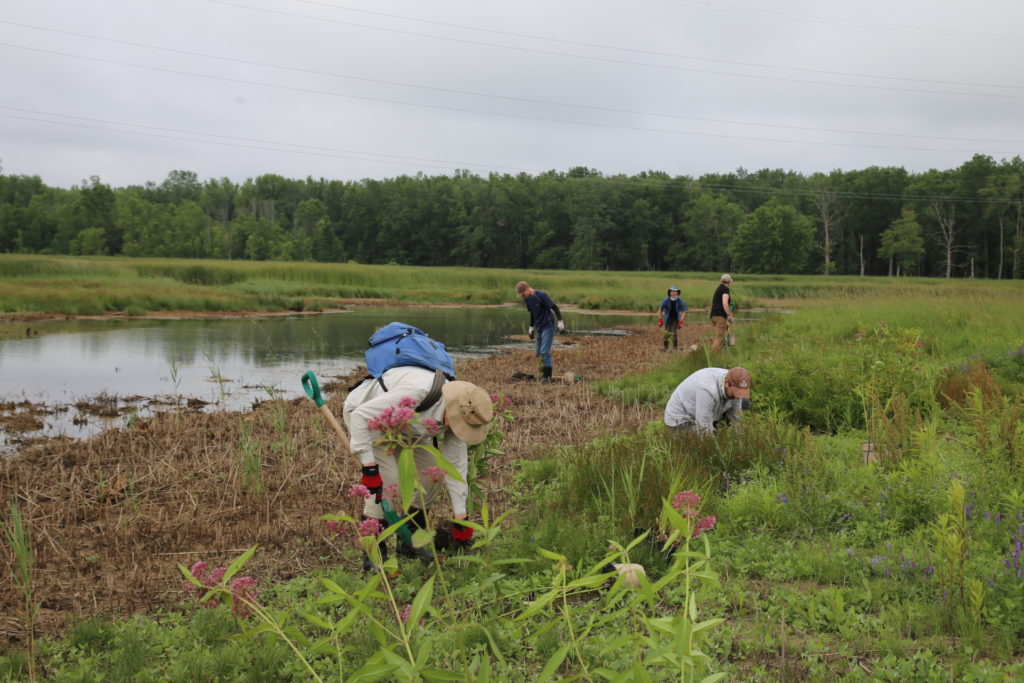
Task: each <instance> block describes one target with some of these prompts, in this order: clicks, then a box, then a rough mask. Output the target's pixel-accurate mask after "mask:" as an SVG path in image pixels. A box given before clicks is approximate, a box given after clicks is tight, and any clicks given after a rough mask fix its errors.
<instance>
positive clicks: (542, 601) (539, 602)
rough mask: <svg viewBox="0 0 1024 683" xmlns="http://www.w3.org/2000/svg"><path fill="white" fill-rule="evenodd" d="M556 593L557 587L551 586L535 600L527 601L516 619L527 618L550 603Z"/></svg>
mask: <svg viewBox="0 0 1024 683" xmlns="http://www.w3.org/2000/svg"><path fill="white" fill-rule="evenodd" d="M557 595H558V589H557V588H552V589H551V590H550V591H548V592H547V593H545V594H544V595H542V596H540V597H539V598H537V599H536V600H534V601H532V602H528V603H527V605H528V606H527V608H526V609H525V610H524V611H523V613H522V614H520V615H519V616H518V617H516V618H517V619H529V618H530V617H532V616H533V615H534V614H536V613H537V612H540V611H541V610H542V609H544V608H545V607H547V606H548V605H550V604H551V601H552V600H554V599H555V597H556V596H557Z"/></svg>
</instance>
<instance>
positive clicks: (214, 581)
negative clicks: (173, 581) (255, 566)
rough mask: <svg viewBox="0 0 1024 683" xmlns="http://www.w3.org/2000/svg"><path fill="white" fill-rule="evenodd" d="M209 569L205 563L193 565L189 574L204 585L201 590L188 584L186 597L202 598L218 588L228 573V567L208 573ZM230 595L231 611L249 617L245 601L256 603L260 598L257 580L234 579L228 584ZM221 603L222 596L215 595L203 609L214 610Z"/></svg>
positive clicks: (247, 578) (243, 577)
mask: <svg viewBox="0 0 1024 683" xmlns="http://www.w3.org/2000/svg"><path fill="white" fill-rule="evenodd" d="M207 567H208V565H207V564H206V563H205V562H196V563H195V564H194V565H192V567H191V569H190V570H189V573H191V574H192V578H194V579H195V580H196V581H198V582H199V583H201V584H203V585H202V588H200V587H199V586H196V585H195V584H193V583H191V582H188V583H186V584H185V595H195V596H202V595H203V594H204V593H206V591H208V590H211V589H214V588H217V587H218V586H219V585H220V582H221V580H222V579H223V578H224V574H226V573H227V571H228V570H227V568H226V567H217V568H216V569H214V570H213V571H207ZM228 594H229V595H230V597H231V611H232V612H234V613H235V616H238V617H244V616H248V615H249V614H250V612H251V610H250V608H249V606H248V605H247V604H245V601H246V600H247V601H249V602H256V599H257V598H258V597H259V590H258V588H257V587H256V579H254V578H252V577H251V576H240V577H238V578H237V579H234V580H233V581H232V582H231V583H230V584H228ZM220 603H221V595H220V594H218V593H214V594H213V595H211V596H210V597H209V599H207V601H206V602H204V603H203V607H205V608H206V609H213V608H214V607H216V606H217V605H219V604H220Z"/></svg>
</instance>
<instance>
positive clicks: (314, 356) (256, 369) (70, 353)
mask: <svg viewBox="0 0 1024 683" xmlns="http://www.w3.org/2000/svg"><path fill="white" fill-rule="evenodd" d="M565 319H566V327H567V331H569V332H573V331H576V332H586V331H590V330H595V329H606V328H610V327H613V326H615V325H624V324H625V325H630V324H632V325H635V324H638V323H642V322H644V321H650V320H653V316H641V315H603V314H583V313H566V314H565ZM394 320H399V321H402V322H406V323H409V324H411V325H415V326H416V327H419V328H420V329H422V330H423V331H424V332H426V333H427V334H429V335H430V336H431V337H433V338H435V339H438V340H440V341H442V342H444V343H445V344H446V345H447V347H448V350H449V351H451V352H452V354H453V355H454V356H456V358H461V357H467V356H470V355H477V354H482V353H491V352H493V351H494V350H495V349H496V348H498V347H501V346H507V345H517V344H518V345H520V346H523V347H526V346H527V343H526V342H513V341H510V340H509V339H508V336H509V335H512V334H524V333H525V332H526V326H527V323H528V317H527V314H526V313H525V311H524V309H523V308H522V307H521V306H518V307H514V308H513V307H505V308H391V309H388V308H374V309H357V310H355V311H351V312H345V313H337V314H324V315H296V316H281V317H269V318H235V319H231V318H229V319H187V320H154V319H143V320H103V321H97V320H77V321H52V322H44V323H31V328H32V329H33V330H35V331H40V334H39V335H38V336H30V337H26V338H24V339H7V340H0V404H2V403H5V402H6V403H11V402H14V403H17V402H22V401H30V402H32V403H37V404H38V403H45V404H48V405H49V406H50V407H54V406H62V407H67V408H68V409H67V410H64V411H62V412H58V413H53V414H49V415H40V416H39V417H40V419H42V420H43V422H44V423H45V428H44V430H41V431H39V432H36V433H34V434H32V436H39V435H41V434H47V435H52V434H66V435H68V436H84V435H87V434H91V433H95V432H97V431H99V430H100V429H102V428H105V427H108V426H115V425H118V424H123V423H124V422H125V421H126V420H127V419H128V416H129V415H131V414H132V413H137V414H140V415H145V414H148V413H149V412H150V411H151V410H153V409H155V406H154V405H153V403H152V399H154V398H159V397H163V400H164V402H165V404H167V403H170V404H171V405H173V403H174V401H177V400H179V399H178V398H177V397H181V399H180V400H187V399H188V398H194V399H200V400H202V401H206V402H208V403H210V404H211V405H212V406H218V407H223V408H227V409H231V410H237V409H244V408H248V407H249V406H251V405H252V403H253V401H255V400H261V399H266V398H269V397H270V396H271V395H276V396H281V397H283V398H293V397H296V396H301V395H303V394H302V388H301V386H300V383H299V377H300V376H301V374H302V373H303V372H305V371H306V370H314V371H315V372H316V373H317V375H318V376H319V377H321V378H322V379H321V381H324V379H323V378H330V377H333V376H336V375H342V374H345V373H347V372H349V371H350V370H352V369H354V368H355V367H356V366H357V365H360V364H362V358H363V351H364V350H365V349H366V340H367V339H368V338H369V336H370V335H371V334H372V333H373V332H374V330H376V329H377V328H379V327H380V326H382V325H384V324H386V323H389V322H391V321H394ZM26 327H28V325H26ZM97 396H99V397H100V399H101V400H100V401H99V402H101V403H102V402H106V403H107V404H113V405H114V406H115V407H116V408H117V409H118V411H119V412H120V415H119V416H118V417H116V418H113V417H108V418H105V419H101V418H98V417H96V416H95V415H94V414H90V415H88V416H87V415H86V414H85V412H81V413H80V412H79V411H77V410H76V409H75V408H74V404H75V403H77V402H81V401H92V402H96V397H97ZM133 397H134V399H133ZM143 397H145V398H143ZM129 399H131V400H129ZM8 412H9V413H10V412H11V411H10V409H9V410H8ZM76 422H78V424H75V423H76ZM5 443H6V444H7V445H8V449H9V448H10V442H9V441H8V435H7V434H6V433H3V432H0V448H3V446H4V445H5Z"/></svg>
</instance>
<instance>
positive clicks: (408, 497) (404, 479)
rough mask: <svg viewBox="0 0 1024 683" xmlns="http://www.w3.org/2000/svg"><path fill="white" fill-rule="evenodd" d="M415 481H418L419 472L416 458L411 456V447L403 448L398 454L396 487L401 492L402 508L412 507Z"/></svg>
mask: <svg viewBox="0 0 1024 683" xmlns="http://www.w3.org/2000/svg"><path fill="white" fill-rule="evenodd" d="M417 483H419V473H418V472H417V471H416V460H415V459H414V458H413V455H412V449H409V448H403V449H402V452H401V453H400V454H399V456H398V488H399V491H401V493H402V509H403V510H408V509H409V508H410V507H412V499H413V496H414V495H415V494H416V484H417Z"/></svg>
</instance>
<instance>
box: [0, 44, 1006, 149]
mask: <svg viewBox="0 0 1024 683" xmlns="http://www.w3.org/2000/svg"><path fill="white" fill-rule="evenodd" d="M0 47H10V48H14V49H19V50H28V51H31V52H38V53H42V54H49V55H56V56H60V57H72V58H75V59H84V60H87V61H93V62H99V63H103V64H115V65H118V66H127V67H130V68H134V69H144V70H149V71H157V72H160V73H169V74H176V75H183V76H192V77H195V78H205V79H208V80H214V81H220V82H228V83H239V84H243V85H251V86H258V87H264V88H274V89H278V90H286V91H290V92H301V93H305V94H315V95H324V96H328V97H340V98H344V99H351V100H360V101H366V102H380V103H385V104H398V105H402V106H408V107H417V108H421V109H435V110H441V111H452V112H458V113H464V114H476V115H483V116H500V117H504V118H511V119H516V120H521V121H538V122H542V123H555V124H562V125H570V126H588V127H592V128H608V129H614V130H628V131H635V132H645V133H661V134H668V135H685V136H689V137H701V138H714V139H724V140H746V141H752V142H778V143H783V144H787V145H793V144H798V145H812V146H829V147H849V148H856V149H889V150H903V151H914V152H952V153H957V154H974V153H976V152H977V151H978V150H969V149H955V148H934V147H933V148H928V147H910V146H901V145H875V144H860V143H846V142H823V141H816V140H792V139H783V138H762V137H754V136H747V135H728V134H724V133H699V132H694V131H681V130H671V129H666V128H649V127H643V126H626V125H622V124H614V123H598V122H592V121H579V120H572V119H558V118H551V117H543V116H527V115H524V114H512V113H509V112H492V111H485V110H480V109H468V108H464V107H454V106H450V105H442V104H424V103H421V102H410V101H407V100H398V99H389V98H382V97H369V96H364V95H351V94H347V93H339V92H334V91H329V90H318V89H315V88H300V87H297V86H290V85H280V84H277V83H266V82H262V81H251V80H246V79H240V78H229V77H226V76H215V75H212V74H203V73H197V72H193V71H185V70H182V69H169V68H165V67H157V66H148V65H143V64H135V63H133V62H124V61H120V60H116V59H106V58H102V57H90V56H87V55H79V54H74V53H69V52H61V51H59V50H46V49H43V48H36V47H29V46H26V45H16V44H13V43H6V42H0ZM1000 154H1006V153H1005V152H1000Z"/></svg>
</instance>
